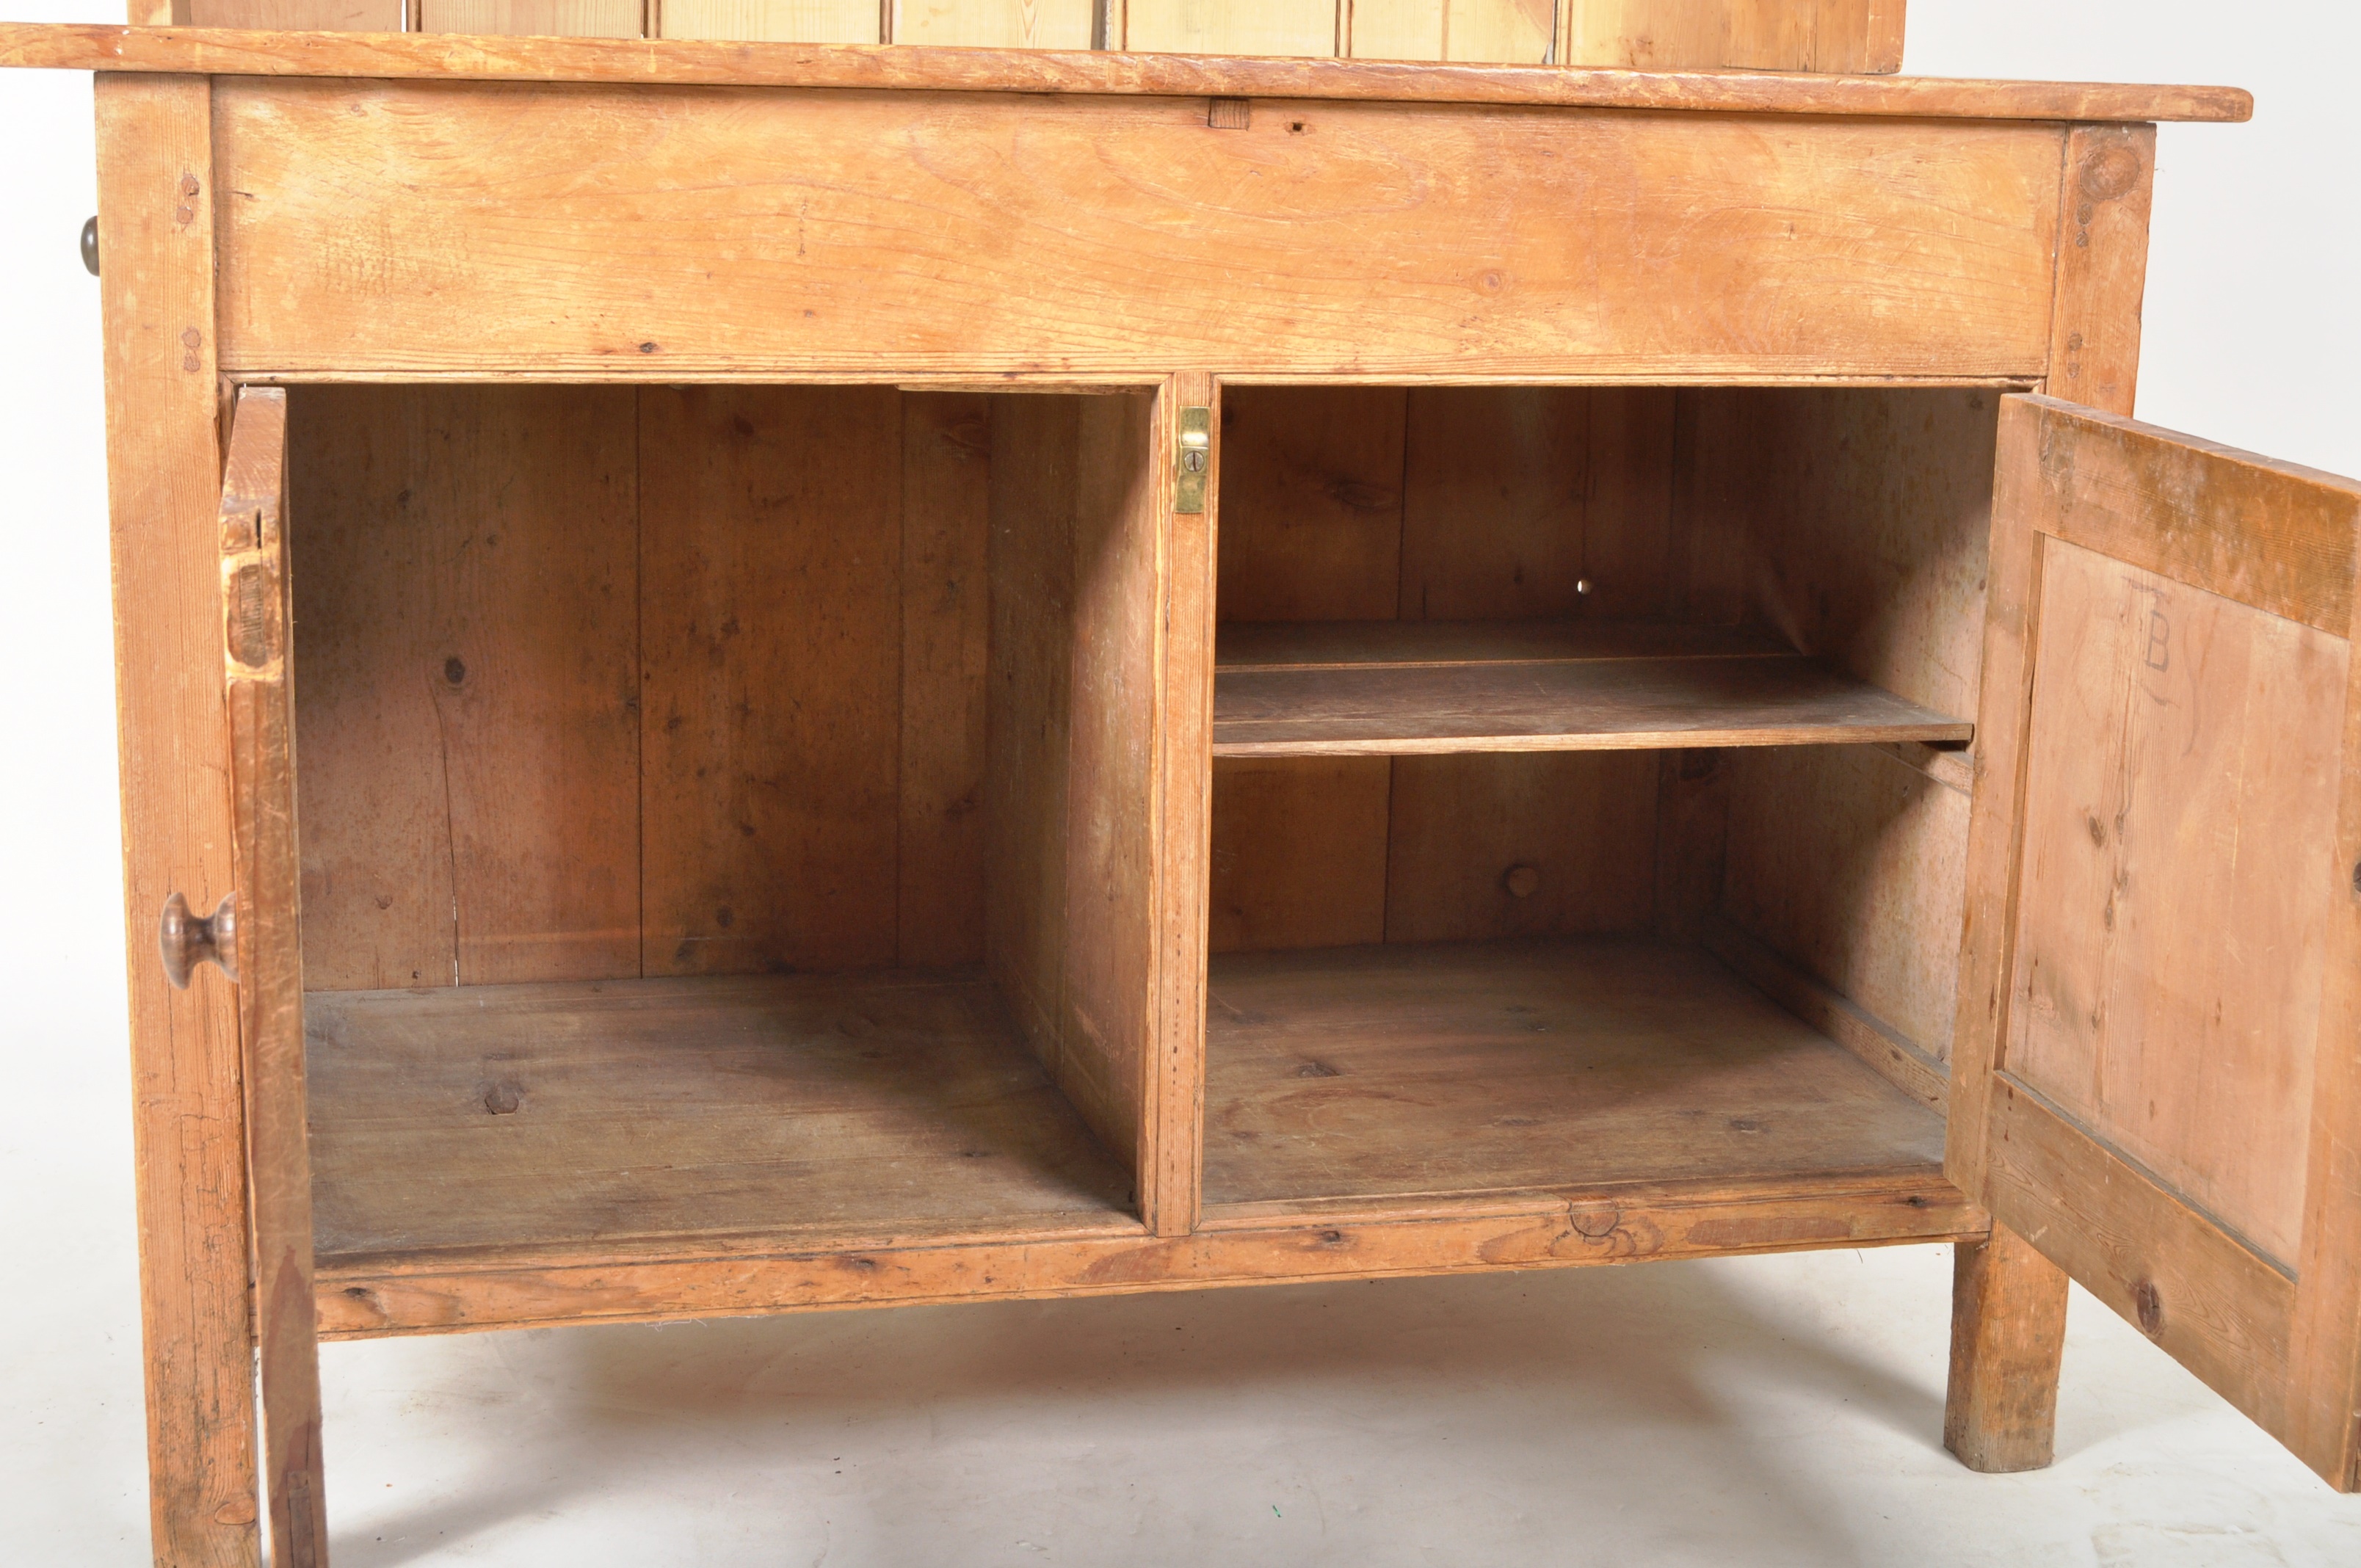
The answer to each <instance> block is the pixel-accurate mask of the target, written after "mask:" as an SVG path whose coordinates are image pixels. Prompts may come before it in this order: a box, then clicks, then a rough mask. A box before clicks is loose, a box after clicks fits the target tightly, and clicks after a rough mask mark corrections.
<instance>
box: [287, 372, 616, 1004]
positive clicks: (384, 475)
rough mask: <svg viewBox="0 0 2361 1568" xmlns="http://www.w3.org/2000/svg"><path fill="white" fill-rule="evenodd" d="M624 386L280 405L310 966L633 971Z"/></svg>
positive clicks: (430, 971) (341, 978)
mask: <svg viewBox="0 0 2361 1568" xmlns="http://www.w3.org/2000/svg"><path fill="white" fill-rule="evenodd" d="M633 397H634V394H633V393H632V392H631V390H630V389H626V388H597V387H578V388H566V387H559V388H484V387H314V388H304V389H300V390H299V391H298V392H297V393H296V394H295V396H294V398H293V399H292V400H291V457H290V469H291V488H292V493H293V494H292V504H291V513H292V516H293V518H294V520H295V521H294V523H293V527H292V530H291V563H292V565H291V574H292V577H293V582H294V594H295V605H296V621H295V624H296V631H295V648H296V660H297V663H298V664H299V665H300V667H301V668H302V672H303V674H302V692H301V695H300V698H299V701H298V703H297V705H296V727H297V742H298V748H299V751H300V753H301V755H302V777H301V780H300V787H301V796H302V819H303V843H302V855H303V906H304V983H305V985H306V986H307V987H311V988H313V989H322V990H362V989H373V988H376V987H380V986H389V985H445V984H453V983H463V984H478V983H489V982H498V981H514V980H556V979H610V978H615V977H620V976H624V975H631V974H636V973H638V972H639V963H640V959H639V935H638V932H639V924H640V865H639V859H640V843H639V832H640V829H639V771H640V716H639V690H638V685H639V663H638V658H639V649H638V639H637V631H636V627H635V624H634V622H635V615H634V610H633V605H634V601H635V598H636V597H637V593H638V562H637V559H636V555H637V518H636V508H637V499H638V498H637V494H636V468H635V464H634V454H635V445H636V439H637V435H636V431H635V428H634V423H633Z"/></svg>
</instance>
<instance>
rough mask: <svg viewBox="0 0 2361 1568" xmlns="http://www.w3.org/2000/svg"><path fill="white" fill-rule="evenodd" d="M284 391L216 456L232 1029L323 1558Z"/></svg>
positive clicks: (260, 1359)
mask: <svg viewBox="0 0 2361 1568" xmlns="http://www.w3.org/2000/svg"><path fill="white" fill-rule="evenodd" d="M286 501H287V394H286V392H285V390H284V389H280V388H275V387H253V388H247V389H244V390H242V391H241V392H239V394H238V397H237V401H236V406H235V414H234V421H233V423H232V424H231V426H230V431H229V440H228V452H227V455H226V459H225V462H224V464H223V473H222V496H221V521H220V529H221V553H222V562H221V583H222V620H223V628H224V633H225V643H226V652H227V654H228V657H227V660H226V675H227V679H228V682H229V740H230V799H231V816H232V818H233V821H234V823H235V827H236V836H237V864H238V902H239V905H240V908H239V918H238V922H237V937H236V947H237V953H236V957H237V973H238V985H237V997H238V1034H239V1036H240V1040H241V1044H242V1046H243V1047H244V1051H245V1057H246V1146H247V1173H248V1177H249V1179H250V1181H251V1182H252V1189H251V1192H252V1197H251V1202H252V1207H253V1227H254V1229H253V1236H254V1240H253V1249H254V1335H255V1349H256V1355H255V1386H256V1388H257V1389H258V1394H259V1398H260V1400H261V1409H262V1493H263V1499H264V1502H265V1505H266V1507H267V1509H268V1512H269V1519H270V1560H271V1562H272V1563H287V1564H289V1565H290V1568H321V1565H322V1564H324V1563H326V1562H327V1550H328V1497H327V1488H326V1486H325V1479H324V1469H323V1466H322V1459H321V1449H320V1356H319V1342H318V1338H317V1325H316V1315H315V1313H314V1310H313V1283H312V1261H313V1259H312V1241H313V1214H312V1161H311V1153H310V1149H309V1147H308V1135H307V1133H306V1129H305V1113H306V1109H307V1107H306V1102H305V1075H304V1070H303V952H302V900H301V898H300V895H299V886H300V883H301V869H300V866H299V864H298V855H297V849H296V800H295V795H296V789H295V716H294V714H293V712H292V711H291V703H292V692H291V675H292V672H291V668H290V662H289V657H288V655H289V653H290V652H291V649H290V646H289V642H290V628H289V625H288V620H289V616H288V611H289V609H290V608H291V607H290V604H289V600H288V594H287V506H286Z"/></svg>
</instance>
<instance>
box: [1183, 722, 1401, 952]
mask: <svg viewBox="0 0 2361 1568" xmlns="http://www.w3.org/2000/svg"><path fill="white" fill-rule="evenodd" d="M1392 778H1393V763H1392V762H1391V760H1390V759H1389V758H1385V757H1237V758H1224V759H1221V760H1219V761H1217V762H1214V764H1213V876H1212V883H1213V886H1212V894H1211V898H1212V920H1211V929H1212V938H1211V939H1212V945H1213V951H1214V952H1217V953H1227V952H1237V951H1242V950H1244V951H1251V950H1258V949H1265V948H1341V947H1347V946H1350V945H1352V944H1354V943H1356V942H1381V941H1383V940H1385V935H1386V832H1387V828H1386V823H1387V819H1388V812H1389V800H1390V797H1391V790H1392Z"/></svg>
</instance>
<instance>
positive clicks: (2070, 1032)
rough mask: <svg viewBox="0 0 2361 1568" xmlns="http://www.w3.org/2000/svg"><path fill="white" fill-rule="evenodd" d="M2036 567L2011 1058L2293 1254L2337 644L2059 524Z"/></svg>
mask: <svg viewBox="0 0 2361 1568" xmlns="http://www.w3.org/2000/svg"><path fill="white" fill-rule="evenodd" d="M2042 576H2043V587H2042V609H2041V620H2040V622H2039V631H2038V636H2039V641H2038V644H2037V654H2036V662H2035V673H2034V690H2035V692H2036V693H2037V694H2038V703H2037V707H2036V709H2035V714H2034V721H2033V732H2032V739H2031V740H2030V746H2031V750H2032V761H2031V763H2030V765H2029V767H2028V769H2027V771H2026V785H2025V795H2024V798H2023V804H2022V806H2021V807H2020V809H2021V811H2022V813H2023V817H2022V820H2023V823H2024V829H2023V830H2024V834H2025V839H2024V845H2025V848H2024V856H2025V861H2024V866H2025V869H2024V872H2023V874H2024V876H2025V878H2026V884H2027V886H2028V887H2031V888H2035V889H2037V890H2038V893H2037V896H2034V897H2031V898H2028V899H2027V900H2026V902H2025V903H2024V905H2022V906H2021V908H2020V910H2019V913H2018V916H2017V925H2016V930H2015V941H2016V949H2017V960H2016V961H2017V980H2016V993H2015V997H2014V998H2013V999H2012V1001H2011V1003H2010V1007H2009V1033H2008V1035H2007V1036H2006V1037H2005V1044H2004V1052H2005V1056H2004V1060H2005V1062H2006V1063H2007V1066H2008V1069H2009V1070H2010V1071H2011V1072H2013V1073H2015V1075H2016V1076H2017V1077H2018V1078H2019V1079H2021V1080H2024V1081H2025V1082H2026V1083H2027V1084H2029V1085H2031V1086H2032V1087H2033V1088H2034V1089H2036V1090H2037V1091H2040V1092H2041V1093H2042V1094H2043V1095H2044V1096H2046V1097H2047V1098H2048V1100H2049V1101H2050V1102H2051V1103H2053V1104H2054V1105H2055V1106H2057V1107H2058V1109H2059V1111H2060V1112H2061V1113H2064V1114H2065V1115H2066V1116H2067V1117H2069V1118H2070V1120H2071V1121H2072V1122H2074V1123H2075V1124H2077V1125H2078V1126H2080V1127H2081V1128H2085V1129H2087V1130H2088V1131H2089V1132H2091V1133H2092V1134H2093V1135H2096V1136H2097V1137H2099V1138H2101V1139H2103V1140H2105V1141H2106V1142H2107V1143H2108V1144H2109V1145H2110V1146H2113V1147H2114V1148H2116V1149H2119V1150H2121V1151H2123V1152H2124V1153H2125V1154H2127V1155H2129V1156H2130V1157H2132V1158H2134V1159H2136V1160H2137V1161H2139V1162H2140V1163H2141V1164H2142V1165H2144V1166H2145V1167H2146V1168H2147V1169H2149V1170H2150V1171H2152V1172H2154V1173H2155V1174H2156V1175H2157V1176H2158V1177H2159V1178H2161V1179H2163V1180H2164V1181H2165V1182H2166V1183H2167V1184H2168V1185H2169V1186H2170V1187H2171V1188H2173V1189H2174V1190H2176V1191H2178V1192H2180V1193H2181V1194H2183V1195H2185V1196H2186V1197H2187V1198H2188V1199H2189V1200H2190V1201H2191V1202H2192V1203H2193V1204H2194V1205H2195V1206H2197V1207H2198V1208H2200V1209H2202V1211H2204V1212H2207V1213H2209V1214H2211V1215H2213V1216H2214V1217H2215V1218H2216V1219H2218V1220H2219V1221H2221V1222H2222V1223H2224V1224H2225V1225H2227V1226H2229V1227H2230V1228H2231V1229H2232V1230H2233V1231H2234V1232H2235V1233H2236V1234H2240V1235H2242V1236H2244V1237H2245V1238H2246V1241H2247V1242H2248V1243H2249V1244H2250V1245H2253V1246H2255V1247H2256V1248H2257V1249H2258V1250H2259V1251H2261V1252H2263V1253H2264V1254H2266V1255H2268V1256H2270V1257H2272V1258H2274V1259H2276V1260H2278V1261H2279V1263H2281V1264H2282V1265H2291V1264H2292V1263H2293V1262H2294V1261H2295V1258H2296V1248H2297V1242H2298V1238H2299V1236H2300V1234H2301V1228H2302V1222H2303V1206H2304V1168H2305V1147H2306V1146H2305V1133H2306V1129H2307V1128H2308V1127H2309V1125H2310V1122H2311V1112H2312V1071H2313V1058H2314V1057H2315V1055H2316V1053H2317V1051H2318V1049H2319V1045H2320V1025H2321V1014H2320V1006H2321V994H2322V992H2321V988H2322V985H2323V982H2324V981H2325V978H2326V974H2325V964H2326V958H2327V952H2326V946H2327V927H2328V921H2329V906H2328V903H2327V901H2326V900H2325V899H2323V897H2322V896H2321V893H2322V890H2323V888H2328V887H2332V886H2334V884H2335V882H2336V872H2337V870H2338V869H2339V862H2340V861H2341V860H2342V858H2343V857H2342V856H2341V855H2340V853H2339V846H2338V845H2337V844H2336V842H2335V837H2334V828H2335V822H2336V798H2337V785H2338V763H2339V751H2338V747H2339V743H2340V741H2341V740H2342V736H2343V718H2344V710H2345V683H2346V679H2347V677H2348V674H2349V670H2348V663H2349V658H2348V655H2349V650H2348V649H2347V647H2346V645H2345V641H2344V640H2343V639H2342V638H2339V637H2331V636H2330V635H2328V634H2327V633H2326V632H2323V631H2319V630H2314V629H2312V628H2311V627H2307V626H2302V625H2300V624H2298V623H2296V622H2293V621H2288V620H2279V619H2278V618H2276V617H2272V616H2268V615H2266V614H2264V613H2263V612H2262V611H2260V610H2256V609H2248V608H2246V606H2244V605H2241V604H2237V603H2235V602H2234V601H2232V600H2229V599H2226V598H2220V597H2218V596H2215V595H2211V594H2206V593H2202V592H2199V591H2197V590H2195V589H2193V588H2187V587H2181V586H2180V585H2179V584H2176V583H2172V582H2169V581H2168V580H2166V579H2164V578H2161V577H2158V576H2153V575H2151V574H2147V573H2143V572H2140V571H2137V570H2136V569H2135V568H2132V567H2129V566H2126V565H2125V564H2124V563H2122V562H2120V561H2116V560H2114V559H2112V558H2110V557H2107V556H2103V555H2100V554H2095V553H2093V552H2091V551H2088V550H2084V549H2081V548H2080V547H2079V546H2075V545H2071V544H2065V543H2051V544H2050V545H2049V546H2048V551H2047V560H2046V561H2045V563H2044V565H2043V574H2042Z"/></svg>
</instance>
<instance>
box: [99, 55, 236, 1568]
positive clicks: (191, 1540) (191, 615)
mask: <svg viewBox="0 0 2361 1568" xmlns="http://www.w3.org/2000/svg"><path fill="white" fill-rule="evenodd" d="M210 98H211V94H210V92H209V89H208V85H207V83H206V82H204V81H203V80H202V79H198V78H188V77H171V76H165V77H126V76H113V77H107V78H105V79H104V80H102V81H101V82H99V83H98V88H97V100H98V103H97V107H98V210H99V217H100V221H101V223H102V225H104V229H105V233H106V266H105V271H104V274H103V275H102V276H101V278H100V280H99V304H100V312H101V315H102V319H103V321H104V325H105V332H106V359H105V377H106V471H107V518H108V536H109V539H110V541H111V558H112V561H113V572H114V587H115V682H116V684H115V716H116V722H117V733H118V735H119V738H120V746H121V751H120V763H121V768H122V790H123V896H124V925H125V931H126V959H128V972H127V975H126V981H127V983H128V1000H129V1004H130V1026H131V1090H132V1121H131V1131H132V1148H133V1155H134V1158H135V1160H136V1162H137V1163H136V1166H135V1175H134V1183H135V1191H136V1194H137V1200H138V1208H139V1293H140V1332H141V1337H142V1344H143V1348H144V1350H145V1353H146V1358H145V1364H144V1365H145V1368H146V1379H147V1380H146V1390H147V1417H148V1497H149V1503H150V1510H151V1511H150V1514H149V1527H150V1530H151V1531H152V1534H153V1539H154V1546H155V1551H156V1553H157V1555H158V1557H159V1559H161V1560H165V1561H170V1562H172V1563H188V1564H192V1565H203V1568H252V1565H253V1564H255V1563H257V1562H258V1560H259V1554H260V1532H259V1530H258V1529H257V1519H256V1507H255V1498H256V1485H255V1481H256V1471H255V1426H254V1339H253V1334H252V1327H251V1323H250V1321H249V1315H248V1314H249V1308H250V1298H249V1295H248V1291H247V1280H248V1277H249V1264H248V1255H247V1171H246V1136H245V1106H244V1102H243V1077H244V1075H243V1071H242V1069H241V1065H240V1058H239V1046H238V1023H237V1013H236V992H234V991H233V989H232V988H231V986H230V985H229V983H228V982H227V981H225V979H224V978H223V977H222V976H221V974H220V973H219V972H218V971H208V970H200V971H199V973H198V976H197V978H196V980H195V981H194V982H193V983H192V985H191V986H190V988H189V989H188V990H186V991H175V990H174V989H173V988H172V986H171V984H170V982H169V981H167V980H166V979H165V978H164V971H163V966H162V965H161V964H159V962H158V961H157V959H156V945H155V944H156V921H157V916H158V915H159V912H160V911H161V910H162V909H163V907H164V901H165V899H166V898H167V897H169V896H170V894H173V893H175V892H178V893H181V894H184V895H186V896H187V898H188V900H189V902H190V904H191V905H192V906H194V907H197V908H200V909H211V908H212V907H213V906H214V903H215V901H216V900H218V899H219V898H220V897H221V896H222V895H223V894H225V893H228V892H229V891H231V889H232V887H233V886H234V885H235V883H234V881H233V873H234V855H233V834H232V823H231V813H230V792H229V776H230V766H229V751H228V746H229V721H228V712H227V707H226V699H225V689H224V684H223V681H222V630H221V572H220V554H219V543H218V528H217V524H218V518H219V509H220V504H221V460H222V453H221V447H220V445H219V438H218V434H217V432H216V430H215V426H214V419H215V407H216V384H215V378H214V372H215V366H214V272H213V268H212V265H211V261H210V258H211V257H212V255H213V237H214V236H213V214H214V200H213V196H214V192H213V181H214V167H213V162H212V154H211V142H210V137H209V134H208V128H209V124H210V122H209V113H210V109H209V105H210Z"/></svg>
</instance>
